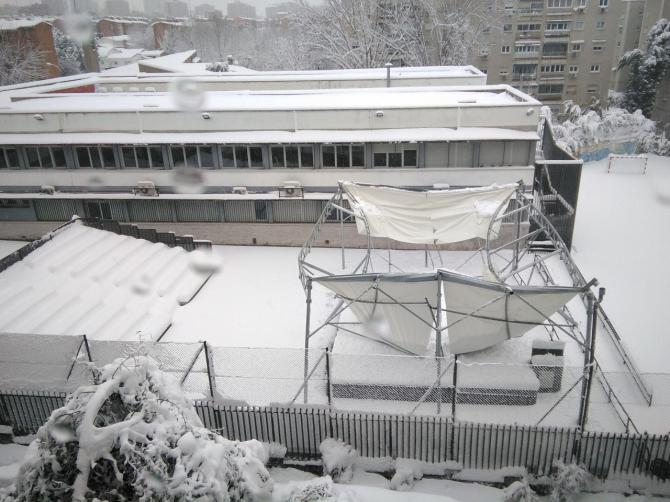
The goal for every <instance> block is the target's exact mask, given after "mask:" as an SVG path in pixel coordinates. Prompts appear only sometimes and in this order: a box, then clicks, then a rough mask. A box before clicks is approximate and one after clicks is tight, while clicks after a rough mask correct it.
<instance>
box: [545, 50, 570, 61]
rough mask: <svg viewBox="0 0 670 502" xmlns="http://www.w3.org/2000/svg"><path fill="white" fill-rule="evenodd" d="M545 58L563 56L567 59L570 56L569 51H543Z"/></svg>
mask: <svg viewBox="0 0 670 502" xmlns="http://www.w3.org/2000/svg"><path fill="white" fill-rule="evenodd" d="M542 57H543V58H551V59H557V58H562V59H566V58H567V57H568V51H567V50H565V51H544V52H543V53H542Z"/></svg>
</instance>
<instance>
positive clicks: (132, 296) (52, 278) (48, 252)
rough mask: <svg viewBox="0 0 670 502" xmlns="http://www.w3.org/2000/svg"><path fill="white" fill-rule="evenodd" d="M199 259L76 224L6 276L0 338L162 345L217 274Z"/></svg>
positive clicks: (0, 277) (0, 291) (0, 278)
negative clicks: (180, 313)
mask: <svg viewBox="0 0 670 502" xmlns="http://www.w3.org/2000/svg"><path fill="white" fill-rule="evenodd" d="M198 253H200V252H198V251H196V252H193V253H187V252H186V251H184V250H183V249H181V248H169V247H167V246H166V245H164V244H160V243H151V242H149V241H146V240H143V239H135V238H133V237H128V236H123V235H118V234H115V233H112V232H107V231H104V230H97V229H94V228H90V227H87V226H85V225H83V224H81V223H78V222H75V223H73V224H71V225H70V226H69V227H67V228H65V229H63V230H62V231H60V232H59V233H58V234H56V235H55V236H54V238H53V239H52V240H51V241H49V242H48V243H46V244H45V245H43V246H42V247H40V248H39V249H37V250H35V251H33V252H32V253H31V254H30V255H28V256H27V257H26V258H24V259H23V260H21V261H20V262H18V263H15V264H14V265H12V266H11V267H9V268H8V269H7V270H5V271H4V272H3V273H2V274H0V331H3V332H6V333H32V334H46V335H54V334H63V335H82V334H86V335H87V336H88V337H89V338H92V339H108V340H109V339H111V340H121V339H135V340H136V339H138V338H142V339H144V340H147V339H149V340H151V339H156V338H157V337H159V336H160V335H161V334H162V333H163V332H164V331H165V330H166V329H167V328H168V327H169V326H170V324H171V322H172V317H173V314H174V313H175V311H176V310H177V309H178V307H179V306H181V305H184V304H186V303H188V302H189V301H191V299H192V298H193V297H194V295H195V294H196V293H197V292H198V291H199V289H200V288H201V287H202V285H203V284H204V282H205V281H206V280H207V279H208V278H209V276H210V275H211V273H212V268H211V267H203V266H201V261H202V260H200V259H199V258H198V256H197V254H198Z"/></svg>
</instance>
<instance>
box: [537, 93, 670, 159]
mask: <svg viewBox="0 0 670 502" xmlns="http://www.w3.org/2000/svg"><path fill="white" fill-rule="evenodd" d="M564 107H565V108H564V112H563V115H564V116H565V118H566V120H564V121H563V122H561V123H554V122H552V126H553V127H552V129H553V131H554V138H555V140H556V143H557V144H558V145H559V146H560V147H561V148H563V149H564V150H566V151H568V152H570V153H571V154H573V155H579V152H580V151H582V150H585V149H589V148H594V147H597V146H598V145H599V144H601V143H604V142H611V141H627V142H634V143H636V144H637V149H638V151H639V152H640V153H655V154H658V155H668V154H670V141H668V139H667V138H666V137H665V135H663V134H659V133H657V130H656V123H655V122H654V121H653V120H650V119H648V118H646V117H645V116H644V115H643V114H642V112H641V111H640V110H637V111H636V112H634V113H630V112H628V111H626V110H624V109H622V108H615V107H609V108H606V109H604V110H598V111H596V110H594V109H592V110H582V108H581V107H579V105H576V104H574V103H573V102H572V101H567V102H566V103H565V104H564ZM542 115H543V116H544V117H547V118H548V119H549V120H553V117H552V114H551V110H549V108H547V107H543V109H542Z"/></svg>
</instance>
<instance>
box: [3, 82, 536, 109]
mask: <svg viewBox="0 0 670 502" xmlns="http://www.w3.org/2000/svg"><path fill="white" fill-rule="evenodd" d="M204 98H205V99H204V103H203V105H202V109H203V110H208V111H217V110H218V111H243V110H244V111H263V110H347V109H350V110H370V109H380V110H384V109H402V108H412V109H414V108H459V107H477V106H479V107H482V106H492V107H496V106H516V105H521V106H528V105H539V102H538V101H536V100H535V99H533V98H532V97H530V96H528V95H527V94H524V93H522V92H520V91H517V90H516V89H514V88H512V87H510V86H508V85H491V86H464V87H390V88H358V89H318V90H301V91H252V92H250V91H223V92H222V91H217V92H207V93H205V96H204ZM8 108H9V110H7V109H0V113H7V112H10V113H11V112H19V113H22V112H25V113H35V112H45V113H49V112H64V113H65V112H104V111H108V112H121V111H143V112H146V111H178V110H179V108H178V105H177V103H175V100H174V96H173V95H172V94H171V93H168V92H155V93H142V92H134V93H113V94H106V93H90V94H86V93H84V94H64V93H63V94H33V95H31V96H28V95H26V96H23V99H21V100H18V101H14V102H12V103H11V105H10V106H9V107H8Z"/></svg>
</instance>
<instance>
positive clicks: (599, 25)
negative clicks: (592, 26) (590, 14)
mask: <svg viewBox="0 0 670 502" xmlns="http://www.w3.org/2000/svg"><path fill="white" fill-rule="evenodd" d="M604 29H605V21H596V30H604Z"/></svg>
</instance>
